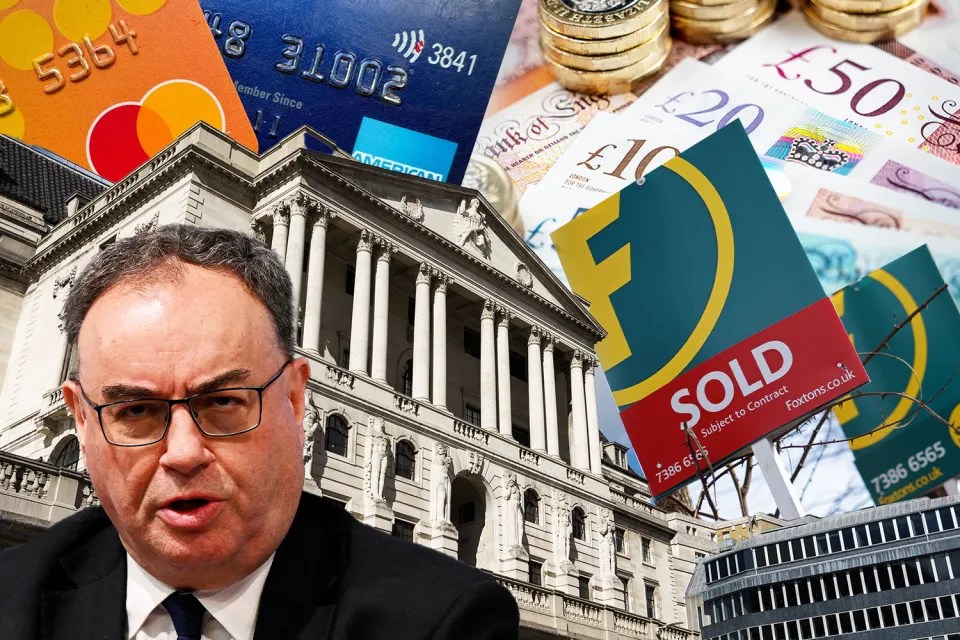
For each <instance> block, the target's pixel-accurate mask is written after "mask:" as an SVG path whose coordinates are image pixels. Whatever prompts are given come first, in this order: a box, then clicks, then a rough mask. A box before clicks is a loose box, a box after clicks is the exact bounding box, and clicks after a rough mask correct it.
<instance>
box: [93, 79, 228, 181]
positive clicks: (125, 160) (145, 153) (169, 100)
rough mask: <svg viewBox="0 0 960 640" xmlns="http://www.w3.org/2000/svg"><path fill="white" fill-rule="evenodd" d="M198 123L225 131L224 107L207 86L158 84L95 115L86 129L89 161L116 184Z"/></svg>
mask: <svg viewBox="0 0 960 640" xmlns="http://www.w3.org/2000/svg"><path fill="white" fill-rule="evenodd" d="M200 121H203V122H206V123H207V124H209V125H210V126H212V127H214V128H216V129H217V130H219V131H225V129H226V117H225V116H224V113H223V107H222V106H221V105H220V101H219V100H217V98H216V96H214V95H213V93H211V92H210V90H209V89H207V88H206V87H204V86H203V85H201V84H198V83H196V82H193V81H191V80H170V81H167V82H163V83H160V84H158V85H156V86H155V87H153V88H152V89H150V90H149V91H148V92H147V93H146V95H144V96H143V98H142V99H141V100H140V101H139V102H121V103H119V104H115V105H113V106H112V107H110V108H108V109H106V110H105V111H103V112H102V113H101V114H100V115H99V116H97V118H96V119H95V120H94V121H93V124H92V125H91V126H90V131H89V132H88V133H87V160H88V162H89V163H90V166H91V167H92V168H93V170H94V171H96V172H97V173H98V174H100V175H101V176H103V177H104V178H106V179H107V180H110V181H111V182H117V181H119V180H122V179H123V178H125V177H126V176H127V175H129V174H130V172H131V171H133V170H134V169H136V168H137V167H139V166H140V165H141V164H143V163H144V162H146V161H147V160H149V159H150V158H152V157H153V156H155V155H156V154H157V153H159V152H160V150H161V149H163V148H164V147H166V146H168V145H169V144H170V143H171V142H173V141H174V140H176V139H177V137H178V136H180V135H181V134H182V133H183V132H184V131H186V130H187V129H189V128H190V127H192V126H193V125H195V124H196V123H197V122H200Z"/></svg>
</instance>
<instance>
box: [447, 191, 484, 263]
mask: <svg viewBox="0 0 960 640" xmlns="http://www.w3.org/2000/svg"><path fill="white" fill-rule="evenodd" d="M453 236H454V239H455V240H456V242H457V244H459V245H460V246H461V247H462V246H464V244H466V243H467V242H468V241H469V242H472V243H473V245H474V246H475V247H477V248H478V249H479V250H480V252H481V253H482V254H483V255H484V257H487V258H489V257H490V239H489V238H488V237H487V221H486V220H485V219H484V217H483V212H482V211H480V200H479V199H477V198H470V205H469V206H467V199H466V198H464V199H463V200H461V201H460V206H459V207H458V208H457V215H456V217H454V219H453Z"/></svg>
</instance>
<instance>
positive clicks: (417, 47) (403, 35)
mask: <svg viewBox="0 0 960 640" xmlns="http://www.w3.org/2000/svg"><path fill="white" fill-rule="evenodd" d="M390 46H391V47H393V48H394V49H396V50H397V53H400V54H402V55H403V57H404V58H406V59H407V60H409V61H410V63H411V64H413V63H414V62H416V61H417V58H419V57H420V54H421V53H422V52H423V47H424V46H426V42H425V41H424V39H423V29H411V30H410V31H409V33H408V32H407V31H400V32H398V33H395V34H393V44H391V45H390Z"/></svg>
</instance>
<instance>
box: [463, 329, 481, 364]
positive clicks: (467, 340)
mask: <svg viewBox="0 0 960 640" xmlns="http://www.w3.org/2000/svg"><path fill="white" fill-rule="evenodd" d="M463 352H464V353H465V354H467V355H468V356H473V357H474V358H479V357H480V333H479V332H478V331H474V330H473V329H471V328H470V327H464V328H463Z"/></svg>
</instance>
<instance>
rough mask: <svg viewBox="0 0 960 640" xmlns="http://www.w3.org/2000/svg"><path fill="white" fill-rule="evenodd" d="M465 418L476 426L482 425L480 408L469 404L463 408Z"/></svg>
mask: <svg viewBox="0 0 960 640" xmlns="http://www.w3.org/2000/svg"><path fill="white" fill-rule="evenodd" d="M463 419H464V420H466V421H467V422H469V423H470V424H472V425H474V426H475V427H479V426H480V409H478V408H477V407H475V406H473V405H472V404H468V405H466V406H465V407H464V408H463Z"/></svg>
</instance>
